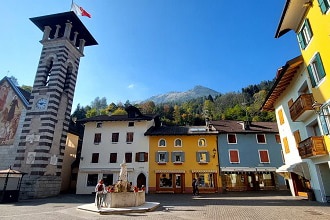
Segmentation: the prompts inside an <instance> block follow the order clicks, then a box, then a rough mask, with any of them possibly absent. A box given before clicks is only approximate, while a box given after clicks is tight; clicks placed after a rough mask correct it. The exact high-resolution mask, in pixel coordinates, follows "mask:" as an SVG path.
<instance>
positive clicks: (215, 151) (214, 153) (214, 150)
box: [213, 148, 217, 158]
mask: <svg viewBox="0 0 330 220" xmlns="http://www.w3.org/2000/svg"><path fill="white" fill-rule="evenodd" d="M216 153H217V150H216V149H215V148H213V158H215V155H216Z"/></svg>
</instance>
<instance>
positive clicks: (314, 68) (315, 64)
mask: <svg viewBox="0 0 330 220" xmlns="http://www.w3.org/2000/svg"><path fill="white" fill-rule="evenodd" d="M307 70H308V74H309V77H310V79H311V83H312V87H313V88H314V87H315V86H316V85H318V84H319V82H320V81H321V80H322V79H323V78H324V77H325V71H324V68H323V64H322V60H321V56H320V54H319V53H317V54H316V55H315V57H314V58H313V60H312V62H311V63H310V64H309V65H308V66H307Z"/></svg>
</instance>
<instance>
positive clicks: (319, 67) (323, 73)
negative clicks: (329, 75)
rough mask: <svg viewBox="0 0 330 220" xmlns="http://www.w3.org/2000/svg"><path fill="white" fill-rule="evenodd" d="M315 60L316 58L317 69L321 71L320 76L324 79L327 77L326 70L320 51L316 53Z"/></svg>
mask: <svg viewBox="0 0 330 220" xmlns="http://www.w3.org/2000/svg"><path fill="white" fill-rule="evenodd" d="M315 60H316V63H317V70H318V71H319V72H318V74H319V77H320V79H323V78H324V77H325V71H324V68H323V63H322V60H321V56H320V54H319V53H317V54H316V55H315Z"/></svg>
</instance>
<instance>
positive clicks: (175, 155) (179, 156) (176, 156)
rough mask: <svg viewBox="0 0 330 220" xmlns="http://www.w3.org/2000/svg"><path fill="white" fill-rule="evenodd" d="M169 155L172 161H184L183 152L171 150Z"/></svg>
mask: <svg viewBox="0 0 330 220" xmlns="http://www.w3.org/2000/svg"><path fill="white" fill-rule="evenodd" d="M171 156H172V162H173V163H182V162H184V152H181V151H173V152H172V155H171Z"/></svg>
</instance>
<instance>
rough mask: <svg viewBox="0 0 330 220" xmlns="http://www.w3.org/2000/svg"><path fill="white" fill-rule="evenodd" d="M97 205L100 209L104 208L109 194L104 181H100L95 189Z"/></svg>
mask: <svg viewBox="0 0 330 220" xmlns="http://www.w3.org/2000/svg"><path fill="white" fill-rule="evenodd" d="M95 193H96V195H95V203H96V206H97V208H98V209H100V208H101V207H102V206H103V203H104V199H105V195H106V193H107V191H106V189H105V185H104V182H103V179H100V180H99V182H98V183H97V185H96V187H95Z"/></svg>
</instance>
